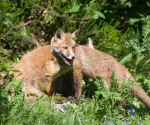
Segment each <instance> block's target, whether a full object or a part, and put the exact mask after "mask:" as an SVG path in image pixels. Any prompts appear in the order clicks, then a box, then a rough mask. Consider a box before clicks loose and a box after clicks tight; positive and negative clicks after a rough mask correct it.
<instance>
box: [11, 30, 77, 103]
mask: <svg viewBox="0 0 150 125" xmlns="http://www.w3.org/2000/svg"><path fill="white" fill-rule="evenodd" d="M77 33H78V30H77V31H75V32H73V33H72V34H71V33H64V32H63V31H62V30H61V29H59V30H57V31H56V33H55V35H54V37H53V38H52V39H51V46H50V45H46V46H43V47H39V48H37V49H35V50H33V51H31V52H29V53H28V54H26V55H24V56H23V57H22V58H21V60H20V62H19V63H18V64H15V65H12V66H11V67H12V69H15V70H19V71H20V72H17V73H15V74H14V76H15V77H16V78H19V79H22V80H24V86H23V89H22V90H23V92H24V93H25V95H27V94H29V93H34V94H36V95H37V96H41V95H43V94H44V93H46V94H47V95H49V96H50V95H52V94H53V93H55V92H57V93H60V94H66V92H67V95H68V96H71V95H72V92H73V89H74V88H73V87H74V80H73V71H72V63H73V59H74V58H75V56H74V47H75V45H76V42H75V41H74V39H75V37H76V35H77ZM64 73H66V74H67V75H64V76H62V77H60V76H61V75H62V74H64ZM58 77H60V78H59V79H58ZM63 77H65V79H68V80H69V84H67V87H69V90H68V91H66V92H64V91H65V88H62V87H64V85H59V84H66V81H65V79H64V78H63ZM62 90H63V93H62ZM31 100H33V99H32V97H31Z"/></svg>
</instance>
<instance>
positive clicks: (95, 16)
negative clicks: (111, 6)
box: [93, 11, 106, 19]
mask: <svg viewBox="0 0 150 125" xmlns="http://www.w3.org/2000/svg"><path fill="white" fill-rule="evenodd" d="M99 17H101V18H103V19H106V17H105V16H104V14H103V13H101V12H99V11H95V12H94V16H93V19H98V18H99Z"/></svg>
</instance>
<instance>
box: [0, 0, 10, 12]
mask: <svg viewBox="0 0 150 125" xmlns="http://www.w3.org/2000/svg"><path fill="white" fill-rule="evenodd" d="M8 7H9V4H8V2H6V1H0V10H6V9H7V8H8Z"/></svg>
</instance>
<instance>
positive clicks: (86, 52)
mask: <svg viewBox="0 0 150 125" xmlns="http://www.w3.org/2000/svg"><path fill="white" fill-rule="evenodd" d="M89 42H90V43H89V44H88V47H86V46H82V45H77V46H76V47H75V59H74V61H73V72H74V77H75V81H76V84H75V85H76V86H75V97H76V98H77V99H79V98H80V97H81V94H82V75H83V74H84V75H86V76H88V77H92V78H102V79H104V83H105V86H106V88H107V89H108V90H110V77H111V75H112V73H113V72H115V74H116V78H117V80H118V81H119V82H123V81H124V80H125V79H129V80H132V81H133V82H135V79H134V78H133V76H132V75H131V74H130V73H129V71H128V70H127V69H126V68H125V67H124V66H123V65H121V64H120V63H119V62H118V61H117V60H116V59H115V58H114V57H112V56H110V55H108V54H106V53H104V52H101V51H98V50H95V49H94V47H93V45H92V42H91V41H90V39H89ZM130 91H131V92H132V93H134V94H135V95H136V96H137V97H138V98H139V99H140V100H141V101H142V102H143V103H144V104H145V105H146V106H147V107H148V108H149V109H150V97H149V96H148V95H147V94H146V93H145V91H144V90H143V89H142V88H141V87H140V86H139V85H135V86H133V87H132V88H131V89H130Z"/></svg>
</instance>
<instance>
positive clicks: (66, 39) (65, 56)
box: [51, 29, 79, 65]
mask: <svg viewBox="0 0 150 125" xmlns="http://www.w3.org/2000/svg"><path fill="white" fill-rule="evenodd" d="M78 31H79V30H77V31H75V32H73V33H64V32H63V31H62V30H61V29H58V30H57V31H56V33H55V35H54V37H53V38H52V39H51V52H52V53H53V55H54V56H55V57H56V58H57V59H58V60H60V59H59V58H61V61H63V62H64V63H65V64H67V65H71V62H72V60H73V59H74V58H75V55H74V47H75V45H76V42H75V38H76V35H77V33H78Z"/></svg>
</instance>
